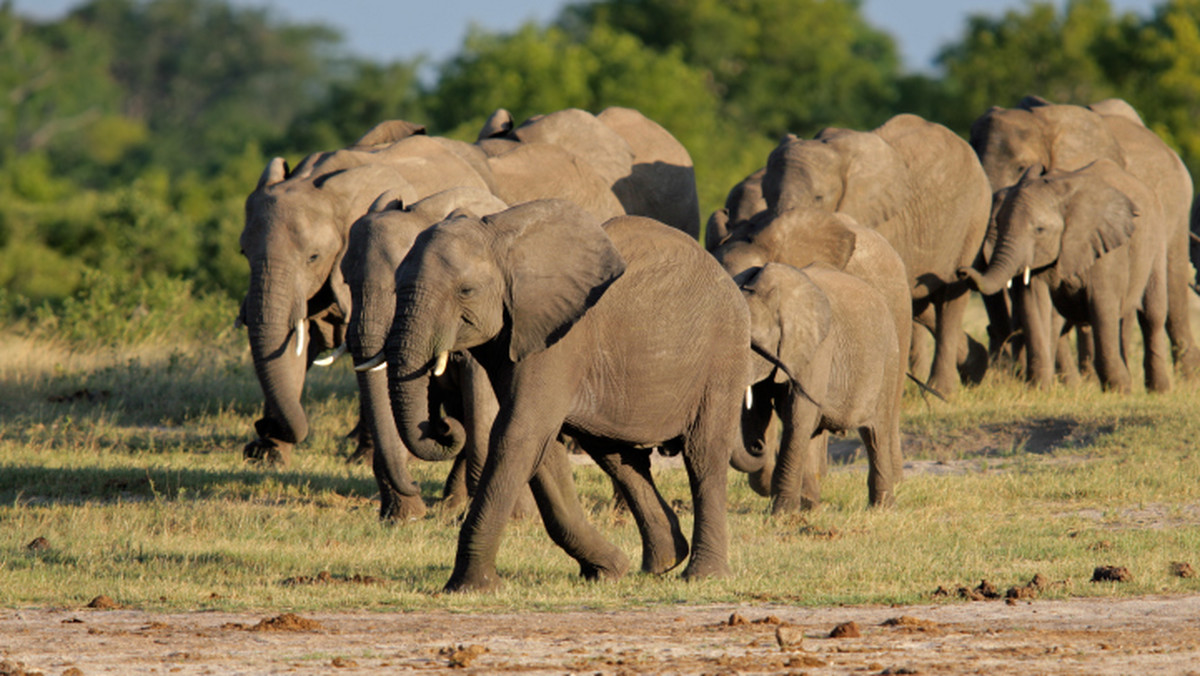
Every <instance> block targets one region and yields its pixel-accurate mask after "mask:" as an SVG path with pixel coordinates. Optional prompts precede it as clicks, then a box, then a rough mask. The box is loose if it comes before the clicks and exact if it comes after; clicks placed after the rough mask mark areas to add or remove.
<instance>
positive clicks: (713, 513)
mask: <svg viewBox="0 0 1200 676" xmlns="http://www.w3.org/2000/svg"><path fill="white" fill-rule="evenodd" d="M742 393H743V390H742V389H741V388H740V387H738V388H736V395H735V397H736V398H735V399H734V400H733V402H731V403H732V405H728V403H730V402H726V403H727V405H726V406H723V407H722V406H720V402H721V398H720V397H711V398H710V399H709V402H708V404H707V406H706V407H705V408H704V409H702V410H701V411H700V412H699V417H698V419H697V424H696V425H695V427H694V429H693V430H692V432H691V433H690V434H688V435H687V436H686V437H685V438H684V440H683V460H684V467H686V468H687V473H688V484H689V486H690V487H691V490H692V509H693V512H694V514H695V521H694V522H693V524H692V554H691V558H690V559H689V560H688V565H687V567H686V568H684V570H683V573H682V575H683V577H684V578H685V579H689V580H693V579H698V578H703V577H724V576H727V575H729V572H730V571H729V551H728V548H729V532H728V526H727V521H726V512H727V510H728V471H729V458H730V454H731V453H732V452H733V449H734V448H735V446H736V445H737V444H740V443H741V442H742V439H741V433H740V432H739V431H738V419H739V412H740V411H741V402H742ZM710 407H711V408H710Z"/></svg>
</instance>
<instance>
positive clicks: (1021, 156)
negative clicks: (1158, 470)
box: [971, 97, 1200, 375]
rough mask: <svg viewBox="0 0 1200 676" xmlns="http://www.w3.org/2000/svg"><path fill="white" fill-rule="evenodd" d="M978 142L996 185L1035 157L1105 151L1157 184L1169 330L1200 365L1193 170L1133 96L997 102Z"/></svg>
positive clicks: (1083, 160)
mask: <svg viewBox="0 0 1200 676" xmlns="http://www.w3.org/2000/svg"><path fill="white" fill-rule="evenodd" d="M971 147H972V148H974V149H975V152H976V153H978V155H979V160H980V162H981V163H982V164H983V168H984V171H985V172H987V176H988V180H989V181H990V183H991V186H992V190H994V191H998V190H1001V189H1003V188H1007V187H1010V186H1012V185H1014V184H1016V183H1017V180H1018V179H1019V178H1020V177H1021V175H1022V174H1023V173H1024V172H1025V170H1026V169H1028V168H1029V167H1031V166H1034V165H1035V164H1040V165H1042V166H1044V167H1046V169H1047V170H1050V171H1076V170H1078V169H1082V168H1083V167H1085V166H1087V165H1089V164H1091V163H1092V162H1095V161H1097V160H1105V159H1106V160H1110V161H1112V162H1114V163H1115V164H1116V165H1117V166H1119V167H1121V168H1123V169H1125V170H1126V171H1128V172H1129V173H1130V174H1132V175H1133V176H1134V177H1135V178H1137V179H1138V180H1139V181H1141V182H1142V183H1144V184H1145V185H1147V186H1149V187H1150V189H1151V190H1153V191H1154V193H1155V196H1156V197H1157V198H1158V201H1159V204H1160V206H1161V209H1162V214H1161V218H1162V221H1163V223H1162V225H1161V226H1160V227H1159V228H1158V229H1159V230H1160V231H1161V232H1164V233H1165V236H1166V241H1167V302H1168V310H1167V333H1168V335H1169V337H1170V342H1171V346H1172V349H1173V351H1174V359H1175V363H1176V365H1177V366H1178V367H1179V369H1180V371H1181V372H1182V373H1183V374H1184V375H1192V374H1195V373H1196V372H1197V371H1200V349H1197V346H1196V341H1195V338H1194V336H1193V335H1192V328H1191V325H1190V324H1189V320H1188V310H1187V303H1188V298H1189V295H1190V293H1191V292H1190V290H1189V288H1188V283H1189V281H1191V269H1190V265H1189V260H1188V250H1189V239H1188V221H1189V210H1190V209H1191V207H1192V198H1193V196H1192V178H1191V176H1190V175H1189V174H1188V171H1187V167H1185V166H1184V164H1183V162H1182V160H1180V158H1179V155H1178V154H1176V153H1175V151H1173V150H1171V148H1170V146H1168V145H1167V144H1166V143H1165V142H1163V140H1162V139H1160V138H1159V137H1158V136H1157V135H1156V134H1155V133H1154V132H1152V131H1150V130H1149V129H1147V128H1146V127H1145V125H1143V124H1142V123H1141V118H1140V116H1139V115H1138V114H1137V112H1136V111H1134V110H1133V108H1132V107H1131V106H1130V105H1129V104H1128V103H1126V102H1125V101H1122V100H1120V99H1108V100H1105V101H1100V102H1098V103H1094V104H1092V105H1091V106H1089V107H1086V108H1085V107H1082V106H1074V105H1063V104H1052V103H1049V102H1048V101H1046V100H1044V99H1041V98H1038V97H1026V98H1025V99H1022V100H1021V101H1020V102H1019V103H1018V104H1017V106H1016V107H1014V108H1000V107H993V108H992V109H991V110H989V111H988V112H986V113H984V114H983V115H982V116H980V117H979V119H977V120H976V121H975V122H974V124H972V125H971Z"/></svg>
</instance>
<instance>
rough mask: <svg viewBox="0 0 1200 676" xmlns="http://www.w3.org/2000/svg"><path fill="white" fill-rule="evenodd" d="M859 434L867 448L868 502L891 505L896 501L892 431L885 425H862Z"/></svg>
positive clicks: (874, 505)
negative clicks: (885, 427)
mask: <svg viewBox="0 0 1200 676" xmlns="http://www.w3.org/2000/svg"><path fill="white" fill-rule="evenodd" d="M858 436H859V438H861V439H862V442H863V446H865V447H866V449H867V502H868V504H870V505H871V506H872V507H891V506H892V505H894V504H895V503H896V486H895V479H894V476H893V467H894V465H893V455H894V451H893V450H892V449H891V448H890V446H891V444H892V434H891V431H890V430H887V429H884V426H883V425H881V426H880V427H862V428H859V430H858Z"/></svg>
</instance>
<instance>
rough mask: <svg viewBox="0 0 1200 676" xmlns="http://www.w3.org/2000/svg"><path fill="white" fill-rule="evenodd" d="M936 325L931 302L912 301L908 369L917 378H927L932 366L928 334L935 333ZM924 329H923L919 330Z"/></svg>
mask: <svg viewBox="0 0 1200 676" xmlns="http://www.w3.org/2000/svg"><path fill="white" fill-rule="evenodd" d="M936 327H937V311H936V310H934V307H933V303H930V302H929V301H922V302H920V303H916V302H914V303H913V326H912V339H911V341H910V342H909V344H908V370H909V372H911V373H912V374H913V375H915V376H916V377H918V378H925V379H926V380H928V379H929V373H930V370H931V369H932V367H933V350H932V349H930V343H931V342H933V341H932V340H931V338H930V336H933V335H934V334H935V331H936ZM921 329H924V330H921Z"/></svg>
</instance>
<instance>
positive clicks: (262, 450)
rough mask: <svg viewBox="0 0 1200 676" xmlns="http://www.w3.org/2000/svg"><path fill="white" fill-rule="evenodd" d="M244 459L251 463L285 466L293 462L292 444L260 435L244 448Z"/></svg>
mask: <svg viewBox="0 0 1200 676" xmlns="http://www.w3.org/2000/svg"><path fill="white" fill-rule="evenodd" d="M242 459H243V460H245V461H246V462H249V463H254V464H261V465H268V466H271V467H277V468H284V467H287V466H288V465H289V464H291V462H292V444H289V443H287V442H286V441H279V440H277V439H268V438H267V437H258V438H257V439H255V440H254V441H251V442H250V443H248V444H246V445H245V447H243V448H242Z"/></svg>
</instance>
